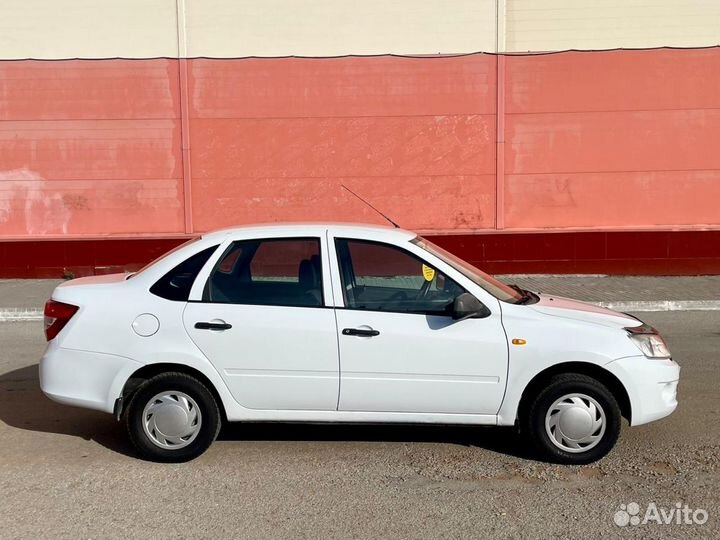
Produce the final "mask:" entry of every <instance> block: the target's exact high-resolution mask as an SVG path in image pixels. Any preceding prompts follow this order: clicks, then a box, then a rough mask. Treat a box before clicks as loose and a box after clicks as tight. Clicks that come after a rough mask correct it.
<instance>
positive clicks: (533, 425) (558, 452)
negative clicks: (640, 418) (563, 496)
mask: <svg viewBox="0 0 720 540" xmlns="http://www.w3.org/2000/svg"><path fill="white" fill-rule="evenodd" d="M574 393H577V394H583V395H585V396H589V397H590V398H592V399H594V400H595V401H596V402H597V404H599V405H600V407H601V408H602V411H603V412H604V413H605V431H604V433H602V432H601V431H598V432H597V433H602V436H601V437H600V439H599V442H597V443H596V445H595V446H593V447H591V448H589V449H587V450H581V451H579V452H577V453H574V452H568V451H565V450H563V449H562V448H560V447H559V446H558V445H556V443H554V442H553V440H552V439H551V437H550V435H549V434H548V432H547V429H546V425H545V420H546V415H547V414H548V410H549V409H550V407H552V406H553V404H554V403H555V402H556V400H558V399H560V398H562V397H564V396H566V395H570V394H574ZM529 399H530V402H529V403H528V404H527V406H526V407H523V411H524V412H523V413H522V414H521V417H520V419H519V420H520V431H521V433H522V434H523V435H524V436H525V437H526V438H528V439H530V442H531V443H532V444H533V446H534V448H535V449H536V450H537V452H538V453H539V455H540V458H541V459H545V460H547V461H551V462H555V463H563V464H567V465H584V464H587V463H592V462H593V461H597V460H598V459H600V458H602V457H604V456H605V455H606V454H607V453H608V452H610V450H611V449H612V448H613V446H615V443H616V442H617V440H618V436H619V435H620V424H621V418H622V415H621V413H620V407H619V406H618V403H617V400H616V399H615V397H614V396H613V395H612V393H611V392H610V391H609V390H608V389H607V387H606V386H605V385H603V384H602V383H601V382H599V381H597V380H596V379H593V378H592V377H588V376H587V375H581V374H579V373H564V374H560V375H555V376H554V377H552V378H551V379H550V380H549V381H548V383H547V384H546V385H545V386H544V387H543V388H542V389H541V390H540V391H539V392H538V393H537V395H535V396H530V398H529ZM556 429H559V427H558V428H556ZM554 433H555V432H554ZM577 440H580V439H577ZM563 442H564V441H563ZM566 446H568V445H567V444H566Z"/></svg>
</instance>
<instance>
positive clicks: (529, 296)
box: [510, 284, 534, 304]
mask: <svg viewBox="0 0 720 540" xmlns="http://www.w3.org/2000/svg"><path fill="white" fill-rule="evenodd" d="M510 287H511V288H513V289H514V290H516V291H517V292H518V293H520V298H518V301H517V302H516V303H517V304H527V303H528V302H529V301H530V300H533V298H534V295H533V293H531V292H530V291H526V290H525V289H523V288H522V287H519V286H518V285H515V284H513V285H510Z"/></svg>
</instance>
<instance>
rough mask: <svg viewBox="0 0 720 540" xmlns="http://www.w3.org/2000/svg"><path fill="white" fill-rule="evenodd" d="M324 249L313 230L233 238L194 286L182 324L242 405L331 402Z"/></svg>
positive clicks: (332, 349) (331, 338)
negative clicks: (203, 279)
mask: <svg viewBox="0 0 720 540" xmlns="http://www.w3.org/2000/svg"><path fill="white" fill-rule="evenodd" d="M325 253H326V250H325V248H324V247H323V241H321V239H320V238H314V237H290V238H266V239H248V240H237V241H234V242H231V243H229V245H227V247H226V248H225V249H224V251H223V253H222V255H221V256H220V257H219V259H217V262H216V263H215V264H214V267H213V268H212V270H211V271H210V273H209V277H208V278H207V281H206V283H205V285H204V287H203V288H202V290H201V291H200V292H199V293H196V290H198V288H197V287H194V288H193V293H192V295H191V301H190V302H189V303H188V305H187V307H186V309H185V312H184V314H183V321H184V325H185V328H186V330H187V332H188V333H189V335H190V337H191V338H192V340H193V341H194V342H195V344H196V345H197V346H198V347H199V348H200V350H201V351H202V352H203V353H204V354H205V356H207V358H208V359H209V360H210V361H211V362H212V363H213V365H214V366H215V367H216V369H217V370H218V372H219V373H220V375H221V376H222V378H223V379H224V380H225V382H226V384H227V386H228V388H229V389H230V391H231V392H232V394H233V396H234V397H235V399H236V400H237V401H238V403H240V404H241V405H243V406H244V407H247V408H250V409H265V410H268V409H269V410H277V409H284V410H335V409H336V408H337V400H338V383H339V373H338V350H337V332H336V325H335V316H334V313H333V310H332V308H326V307H325V302H324V297H325V296H326V295H327V294H328V292H326V290H325V289H326V286H325V279H324V274H325V273H326V271H327V270H326V267H327V266H328V265H327V260H326V256H325ZM329 290H330V289H329V287H327V291H329ZM193 295H195V296H196V298H193Z"/></svg>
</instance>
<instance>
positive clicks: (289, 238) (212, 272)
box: [188, 236, 333, 309]
mask: <svg viewBox="0 0 720 540" xmlns="http://www.w3.org/2000/svg"><path fill="white" fill-rule="evenodd" d="M293 240H297V241H303V240H311V241H315V242H317V245H318V253H317V255H318V257H320V305H319V306H299V305H297V304H259V303H238V302H223V301H214V300H206V299H205V294H206V291H207V288H208V286H209V284H210V280H211V279H212V278H213V276H214V275H215V271H216V269H217V267H218V265H219V264H220V263H221V262H222V260H223V259H224V257H225V256H226V255H227V254H228V253H229V252H230V251H231V250H232V248H233V246H235V245H236V244H238V243H243V242H258V243H259V244H258V249H259V247H260V244H261V243H263V242H282V241H285V242H287V241H293ZM218 251H221V250H218ZM256 253H257V249H255V251H254V252H253V255H252V257H255V254H256ZM241 257H242V255H241ZM252 257H251V258H250V263H251V262H252ZM208 263H211V261H208ZM237 263H238V261H235V264H237ZM233 270H234V266H233ZM197 277H200V274H198V276H197ZM197 277H196V279H197ZM199 292H200V298H199V299H192V291H191V293H190V297H191V299H189V300H188V302H192V303H195V304H219V305H225V306H228V305H230V306H263V307H283V308H301V309H325V308H327V307H333V306H328V305H327V303H326V298H325V276H324V272H323V244H322V238H321V237H320V236H266V237H264V238H256V237H252V238H232V239H228V243H227V246H226V247H225V249H223V250H222V253H221V255H220V256H219V257H218V258H217V259H216V260H214V261H212V263H211V268H210V270H209V272H208V274H207V277H206V278H205V283H204V284H203V285H202V287H201V288H200V290H199Z"/></svg>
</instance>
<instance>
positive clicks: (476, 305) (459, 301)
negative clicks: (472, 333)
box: [452, 292, 490, 321]
mask: <svg viewBox="0 0 720 540" xmlns="http://www.w3.org/2000/svg"><path fill="white" fill-rule="evenodd" d="M489 315H490V310H489V309H488V308H487V306H485V305H484V304H483V303H482V302H481V301H480V300H478V299H477V298H475V297H474V296H473V295H472V294H470V293H467V292H465V293H462V294H460V295H458V296H456V297H455V300H453V305H452V318H453V319H454V320H456V321H463V320H465V319H470V318H471V317H475V318H477V319H483V318H485V317H487V316H489Z"/></svg>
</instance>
